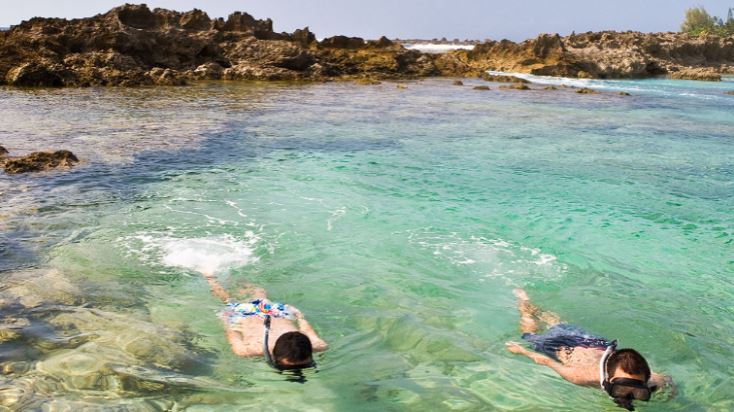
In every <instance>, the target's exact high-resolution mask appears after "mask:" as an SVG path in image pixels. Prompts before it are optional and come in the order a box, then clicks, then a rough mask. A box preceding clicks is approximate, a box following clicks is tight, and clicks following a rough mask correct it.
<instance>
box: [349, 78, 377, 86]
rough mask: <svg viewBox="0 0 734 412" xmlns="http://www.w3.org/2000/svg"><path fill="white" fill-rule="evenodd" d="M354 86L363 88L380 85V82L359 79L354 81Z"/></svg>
mask: <svg viewBox="0 0 734 412" xmlns="http://www.w3.org/2000/svg"><path fill="white" fill-rule="evenodd" d="M354 84H360V85H363V86H374V85H378V84H382V82H381V81H379V80H377V79H371V78H369V77H365V78H361V79H355V80H354Z"/></svg>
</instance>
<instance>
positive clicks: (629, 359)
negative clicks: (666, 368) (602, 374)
mask: <svg viewBox="0 0 734 412" xmlns="http://www.w3.org/2000/svg"><path fill="white" fill-rule="evenodd" d="M617 367H620V368H621V369H622V370H623V371H624V372H625V373H629V374H630V375H642V376H644V377H645V379H644V381H645V382H647V381H648V380H650V375H651V372H650V366H649V365H648V364H647V361H646V360H645V358H643V357H642V355H640V353H639V352H637V351H636V350H634V349H620V350H618V351H616V352H614V353H613V354H612V355H611V356H610V357H609V360H608V361H607V376H609V378H610V379H611V378H612V376H613V374H614V371H615V370H617Z"/></svg>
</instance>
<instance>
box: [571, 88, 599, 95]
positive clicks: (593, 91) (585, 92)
mask: <svg viewBox="0 0 734 412" xmlns="http://www.w3.org/2000/svg"><path fill="white" fill-rule="evenodd" d="M576 93H578V94H599V92H597V91H596V90H594V89H589V88H587V87H584V88H582V89H578V90H576Z"/></svg>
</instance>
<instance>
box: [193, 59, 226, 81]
mask: <svg viewBox="0 0 734 412" xmlns="http://www.w3.org/2000/svg"><path fill="white" fill-rule="evenodd" d="M223 73H224V68H223V67H222V66H220V65H219V64H217V63H204V64H202V65H201V66H199V67H197V68H196V69H195V70H194V73H193V74H194V77H195V78H196V79H200V80H219V79H221V78H222V74H223Z"/></svg>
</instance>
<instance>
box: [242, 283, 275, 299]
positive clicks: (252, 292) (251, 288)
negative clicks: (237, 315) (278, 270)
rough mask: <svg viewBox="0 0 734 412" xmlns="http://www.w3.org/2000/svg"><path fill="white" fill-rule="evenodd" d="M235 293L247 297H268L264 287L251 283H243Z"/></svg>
mask: <svg viewBox="0 0 734 412" xmlns="http://www.w3.org/2000/svg"><path fill="white" fill-rule="evenodd" d="M237 294H238V295H239V296H242V297H245V298H248V299H249V298H252V299H266V298H267V297H268V293H267V292H266V291H265V289H263V288H260V287H257V286H255V285H253V284H251V283H245V284H244V285H243V286H242V288H241V289H240V290H239V291H237Z"/></svg>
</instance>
